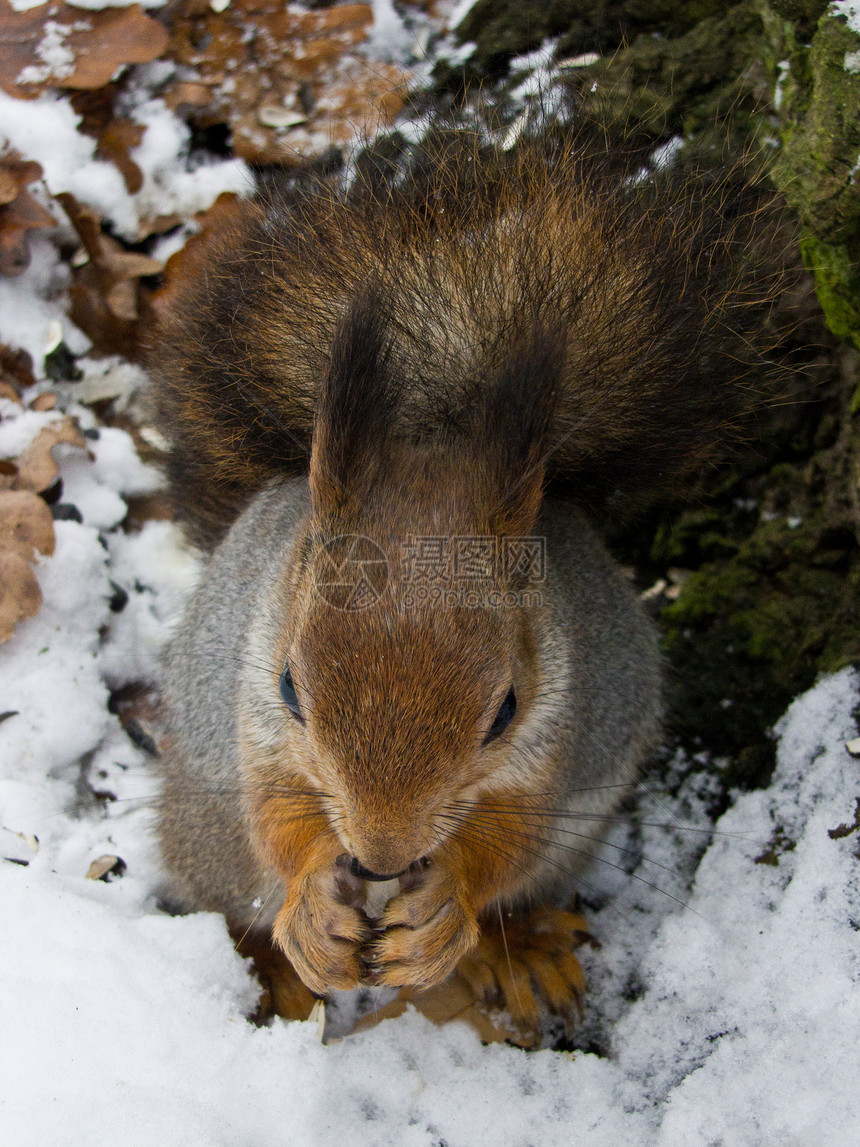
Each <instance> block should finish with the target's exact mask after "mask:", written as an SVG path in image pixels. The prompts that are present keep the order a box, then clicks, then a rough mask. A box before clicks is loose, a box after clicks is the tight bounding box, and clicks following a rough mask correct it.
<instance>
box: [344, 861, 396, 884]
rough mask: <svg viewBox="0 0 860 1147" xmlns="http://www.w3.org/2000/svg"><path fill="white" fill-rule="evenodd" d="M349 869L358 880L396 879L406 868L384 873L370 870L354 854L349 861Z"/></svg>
mask: <svg viewBox="0 0 860 1147" xmlns="http://www.w3.org/2000/svg"><path fill="white" fill-rule="evenodd" d="M349 871H350V872H351V873H352V875H353V876H357V877H358V879H359V880H396V879H397V877H398V876H402V875H403V873H404V872H406V871H407V869H405V868H404V869H401V871H400V872H390V873H386V874H385V875H383V874H381V873H379V872H371V871H370V869H369V868H365V867H364V865H363V864H361V863H360V862H359V859H358V857H357V856H354V857H353V858H352V860H350V862H349Z"/></svg>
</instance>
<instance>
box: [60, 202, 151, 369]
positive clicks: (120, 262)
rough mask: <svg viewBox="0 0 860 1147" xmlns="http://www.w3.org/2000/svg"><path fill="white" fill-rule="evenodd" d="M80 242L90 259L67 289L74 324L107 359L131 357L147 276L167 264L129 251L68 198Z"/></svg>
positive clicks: (67, 208)
mask: <svg viewBox="0 0 860 1147" xmlns="http://www.w3.org/2000/svg"><path fill="white" fill-rule="evenodd" d="M57 199H58V200H59V202H60V203H61V204H62V206H63V209H64V210H65V212H66V214H67V215H68V216H69V219H70V220H71V222H72V225H73V226H74V228H75V230H76V231H77V233H78V236H79V237H80V240H81V244H82V245H83V248H84V251H85V252H86V255H87V259H86V261H85V262H84V263H83V265H82V266H79V267H76V268H75V271H74V281H73V283H72V286H71V288H70V289H69V296H70V298H71V301H72V315H71V317H72V321H73V322H74V323H75V324H76V325H77V326H79V327H80V328H81V330H83V331H84V333H85V334H87V335H88V336H89V337H90V338H91V339H92V340H93V342H94V343H95V345H96V347H97V348H98V349H99V350H101V351H105V352H108V353H113V352H121V353H123V354H124V355H125V356H126V357H130V356H132V355H133V353H134V351H135V348H136V346H137V344H138V341H139V337H140V329H139V327H140V322H141V319H142V311H144V310H146V308H147V307H148V303H149V296H150V292H149V291H147V290H144V289H143V288H142V287H141V284H140V279H141V277H143V276H145V275H156V274H158V273H159V272H160V271H161V269H162V266H163V264H162V263H161V261H160V260H158V259H152V258H150V256H149V255H141V254H139V253H138V252H137V251H127V250H126V249H125V247H123V245H122V244H121V243H119V242H118V241H117V240H116V239H114V238H113V236H111V235H107V234H105V232H104V231H103V230H102V227H101V223H100V221H99V218H98V216H97V215H96V214H95V212H93V211H90V210H89V208H87V207H83V206H82V205H81V204H80V203H78V202H77V200H76V199H75V198H74V196H72V195H69V194H68V193H67V192H63V193H62V194H60V195H58V196H57Z"/></svg>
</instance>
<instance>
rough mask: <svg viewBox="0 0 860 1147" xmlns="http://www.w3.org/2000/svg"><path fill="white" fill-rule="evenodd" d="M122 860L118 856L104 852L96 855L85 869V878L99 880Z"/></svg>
mask: <svg viewBox="0 0 860 1147" xmlns="http://www.w3.org/2000/svg"><path fill="white" fill-rule="evenodd" d="M122 863H123V862H122V860H121V859H120V858H119V857H118V856H111V855H110V854H108V853H106V854H105V855H104V856H98V857H96V859H95V860H94V861H92V862H91V864H90V866H89V868H88V869H87V876H86V878H87V880H101V879H103V877H105V876H107V874H108V873H109V872H112V871H113V870H114V869H115V868H116V867H117V865H119V864H122Z"/></svg>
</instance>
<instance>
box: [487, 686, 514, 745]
mask: <svg viewBox="0 0 860 1147" xmlns="http://www.w3.org/2000/svg"><path fill="white" fill-rule="evenodd" d="M516 711H517V695H516V693H514V688H513V686H511V688H510V689H509V690H508V695H507V697H506V698H505V699H504V701H503V702H502V703H501V705H500V706H499V711H498V713H496V719H495V720H494V721H493V723H492V725H490V731H489V732H488V733H487V735H486V737H485V738H484V744H485V745H487V744H489V743H490V741H494V740H495V739H496V737H498V736H499V734H500V733H504V731H505V729H507V727H508V725H510V723H511V721H513V719H514V714H515V713H516Z"/></svg>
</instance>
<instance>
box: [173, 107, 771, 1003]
mask: <svg viewBox="0 0 860 1147" xmlns="http://www.w3.org/2000/svg"><path fill="white" fill-rule="evenodd" d="M768 217H769V207H768V199H767V193H766V192H763V191H762V190H761V187H760V186H758V184H757V183H756V181H754V180H750V179H748V178H747V177H746V175H745V174H744V175H743V176H742V177H740V178H739V177H738V175H737V172H732V171H730V172H728V173H727V172H722V173H720V172H717V173H716V174H715V173H714V172H707V171H706V172H703V173H701V174H688V175H687V176H686V177H684V178H678V177H677V176H673V175H672V173H666V172H660V171H655V172H648V171H647V170H643V168H642V160H641V156H640V155H639V154H638V153H637V151H636V149H634V148H632V147H628V148H625V147H623V146H621V147H619V146H616V145H615V144H614V143H612V142H611V141H610V142H607V141H606V139H605V138H604V136H603V135H602V134H601V133H600V132H591V133H590V132H589V131H588V130H586V129H583V128H582V127H579V128H577V129H573V128H570V127H567V128H562V129H557V128H556V129H552V130H550V129H548V130H546V131H544V132H542V133H536V134H533V135H532V136H530V137H528V138H523V139H522V140H521V141H520V143H519V145H518V146H516V147H514V148H510V149H508V150H504V149H502V148H500V147H494V146H492V145H491V144H490V143H488V142H487V141H486V140H485V139H482V138H481V137H479V135H478V134H477V133H476V132H474V131H469V130H467V129H465V128H459V129H456V130H451V131H439V132H437V133H436V134H435V136H431V137H430V138H428V140H426V141H425V142H424V143H423V144H422V145H421V146H420V147H418V148H417V149H414V150H413V152H412V154H411V155H410V156H409V157H408V159H407V160H404V158H403V156H402V155H401V156H399V157H397V158H396V160H392V161H391V162H390V163H389V164H388V165H386V164H384V163H383V164H373V163H367V164H365V165H364V166H363V167H362V165H361V164H359V165H357V167H356V169H355V170H354V171H353V173H352V178H351V179H347V178H345V177H343V176H342V175H341V174H320V175H314V176H300V177H295V178H292V179H285V180H282V181H281V183H280V184H277V183H274V184H271V185H269V186H267V187H266V188H264V189H263V191H262V192H261V193H260V194H259V195H258V196H257V197H256V198H254V199H251V200H247V201H244V202H242V203H241V204H240V205H239V206H238V207H237V208H236V210H235V211H234V212H233V213H232V215H230V216H229V218H227V219H225V220H224V221H223V222H222V225H221V226H220V227H218V228H217V229H216V230H214V231H213V232H212V233H210V234H209V235H208V236H205V237H204V238H203V239H202V240H200V241H198V242H197V243H196V245H194V246H193V247H190V248H189V249H188V251H187V254H186V255H185V259H184V262H183V263H182V265H181V267H182V274H181V275H179V276H177V281H176V282H174V283H173V284H172V285H171V288H170V291H169V293H168V301H167V303H166V304H165V306H164V307H163V314H162V321H161V328H160V333H159V343H158V347H157V348H156V350H155V353H154V355H153V362H152V372H153V377H154V385H155V387H156V395H157V402H158V405H159V410H160V417H161V426H162V427H163V430H164V433H165V434H166V435H167V437H168V438H169V440H170V446H171V452H170V456H169V460H168V470H169V474H170V476H171V480H172V483H173V491H174V495H175V498H176V501H177V503H178V507H179V511H180V514H181V515H182V516H183V517H184V518H185V520H186V522H187V523H188V524H189V530H190V533H191V535H192V537H193V538H194V539H195V540H196V541H197V542H198V543H199V544H201V545H203V546H205V547H206V548H207V549H208V551H209V556H208V559H207V564H206V567H205V571H204V574H203V576H202V580H201V582H200V585H199V587H198V588H197V590H196V592H195V593H194V594H193V596H192V598H191V600H190V603H189V604H188V607H187V610H186V612H185V615H184V617H183V618H182V620H181V622H180V624H179V627H178V630H177V632H176V635H175V637H174V638H173V640H172V642H171V644H170V647H169V650H168V653H167V655H166V673H165V676H166V682H165V694H166V700H167V706H168V711H169V733H168V736H167V737H166V739H165V745H166V748H165V751H164V752H163V793H162V796H161V799H160V807H159V832H160V839H161V846H162V851H163V856H164V861H165V865H166V868H167V871H168V872H169V874H170V878H171V882H172V895H173V898H174V902H175V903H176V904H178V905H180V906H183V907H185V908H188V909H194V908H199V909H209V910H212V909H214V910H217V911H220V912H222V913H224V915H225V916H226V918H227V921H228V923H229V926H230V928H231V931H232V933H233V935H234V936H236V937H237V938H239V939H241V940H242V941H243V945H244V947H243V948H241V949H240V950H244V951H247V952H254V954H256V955H257V956H258V957H259V959H260V961H261V963H262V964H265V965H266V967H268V968H269V969H270V970H271V969H276V973H275V972H273V973H272V974H273V975H276V978H277V981H278V986H277V988H276V989H275V997H276V1009H277V1010H278V1011H280V1012H281V1014H285V1015H306V1014H307V1013H308V1010H309V1008H310V1006H311V1004H312V1003H313V999H314V997H317V996H325V995H326V994H327V993H328V992H330V991H332V990H333V989H344V988H350V987H354V986H356V985H357V984H362V983H374V984H382V985H390V986H395V987H406V988H411V989H413V990H419V991H420V990H426V989H428V988H431V987H432V986H433V985H437V984H439V983H441V982H443V981H445V980H446V978H447V977H449V976H451V975H452V974H453V973H455V972H456V973H457V974H458V975H460V976H461V977H462V978H463V979H464V980H465V981H466V982H467V983H468V985H469V986H470V988H471V990H472V991H473V993H474V996H475V998H476V999H479V1000H482V1001H485V1002H490V1003H493V1002H495V1003H500V1004H502V1005H503V1006H505V1007H507V1009H508V1010H509V1012H510V1013H511V1015H512V1016H513V1018H514V1020H515V1022H518V1023H521V1024H527V1023H534V1022H535V1021H536V1019H537V1017H539V1016H540V1015H543V1014H545V1013H547V1012H549V1013H551V1014H554V1015H558V1016H562V1017H565V1018H566V1019H567V1018H570V1017H571V1016H574V1015H575V1014H576V1011H577V1009H578V1008H579V1006H580V1000H581V996H582V991H583V983H584V981H583V974H582V969H581V967H580V964H579V962H578V960H577V958H576V956H575V955H574V950H575V948H576V946H577V945H578V944H580V943H581V942H583V941H584V940H585V939H587V938H588V934H587V926H586V924H585V921H584V919H583V918H582V916H581V915H580V914H579V912H578V911H576V910H575V907H576V906H575V904H572V902H571V899H570V898H571V894H572V891H574V890H575V888H576V886H577V881H578V879H579V877H580V875H581V873H582V872H583V871H584V870H585V868H586V866H587V864H588V863H589V862H590V861H591V860H592V858H593V854H594V853H595V852H596V851H597V849H598V847H599V842H600V841H601V839H602V837H603V835H604V834H605V832H606V830H607V826H608V823H609V821H608V818H610V817H611V815H612V814H613V811H614V810H615V808H616V805H617V801H618V794H619V793H621V792H623V791H624V786H625V785H629V784H630V783H631V782H633V781H634V780H635V777H636V775H637V769H638V766H639V765H640V763H641V762H642V760H643V759H644V757H645V756H646V755H647V754H648V753H649V752H650V751H652V750H653V749H654V747H655V746H656V745H657V743H658V741H659V737H660V728H661V708H662V703H661V658H660V654H659V652H658V645H657V639H656V635H655V629H654V627H653V625H652V623H651V621H650V620H649V619H648V618H647V617H646V615H645V613H644V612H643V609H642V608H641V607H640V604H639V602H638V600H637V598H636V594H635V592H634V590H633V587H632V585H631V584H630V580H629V578H628V577H626V576H625V575H624V574H623V573H622V572H621V570H620V569H619V567H618V566H617V564H616V563H615V562H614V560H613V559H612V558H611V557H610V556H609V554H608V552H607V550H606V548H605V546H604V544H603V542H602V541H601V540H600V538H599V536H598V532H597V528H596V525H595V523H599V522H600V520H601V518H603V519H605V518H606V516H607V515H614V514H617V513H618V507H619V506H622V505H625V504H627V503H629V502H631V501H635V499H636V497H637V496H638V495H639V494H640V492H641V491H642V490H644V489H647V490H657V489H661V488H666V487H669V486H671V484H672V483H674V482H676V481H677V480H678V476H679V475H681V474H684V473H686V472H689V471H691V470H692V469H693V468H694V467H697V466H699V465H700V464H701V463H702V462H703V460H706V459H707V458H708V457H709V456H710V455H711V453H712V451H713V446H714V442H715V441H716V440H717V439H718V437H719V434H720V431H721V430H722V429H723V428H725V427H726V426H727V425H729V424H731V423H732V422H733V421H734V420H735V419H736V416H737V414H738V412H739V410H740V409H741V408H742V406H743V405H744V402H745V401H746V396H747V392H748V391H749V390H750V387H751V380H753V379H755V377H756V374H755V372H756V370H757V364H759V363H760V361H761V349H760V347H759V336H760V335H761V333H762V331H764V330H765V329H766V326H767V323H766V316H767V313H768V310H769V309H770V307H771V305H772V303H773V300H774V298H775V296H776V292H777V290H778V285H777V284H778V280H779V277H780V275H779V272H778V271H774V268H773V263H772V255H773V248H774V238H773V229H772V228H771V229H770V231H769V230H768V224H767V222H766V220H767V218H768ZM763 220H764V221H765V222H763ZM383 882H387V884H385V883H383ZM377 883H378V884H379V885H380V886H381V887H384V888H385V895H384V897H383V901H384V903H383V906H382V907H381V914H380V915H377V916H376V917H374V914H373V913H372V912H371V911H370V908H369V901H370V899H371V897H370V896H369V893H370V892H371V891H372V890H373V888H374V887H375V886H376V884H377ZM261 953H262V955H261Z"/></svg>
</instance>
